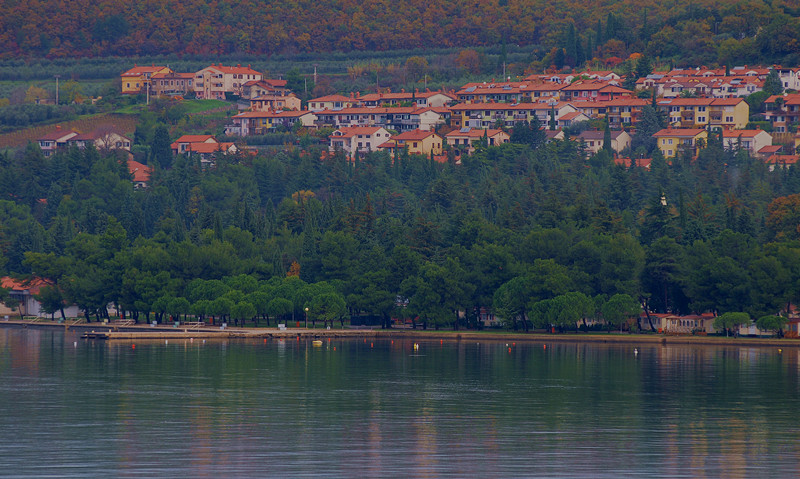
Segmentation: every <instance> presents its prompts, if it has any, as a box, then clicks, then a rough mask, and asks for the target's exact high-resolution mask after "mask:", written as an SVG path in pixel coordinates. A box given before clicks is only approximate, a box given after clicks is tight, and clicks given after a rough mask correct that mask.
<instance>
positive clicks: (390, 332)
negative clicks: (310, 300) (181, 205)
mask: <svg viewBox="0 0 800 479" xmlns="http://www.w3.org/2000/svg"><path fill="white" fill-rule="evenodd" d="M0 327H14V328H44V329H61V330H66V331H70V330H71V331H75V332H80V333H81V336H82V337H83V338H84V339H89V340H114V341H136V340H161V339H259V338H264V339H270V338H271V339H298V340H308V339H312V340H313V339H321V338H341V339H345V338H354V339H358V338H364V339H375V340H378V339H413V340H419V341H433V340H436V341H505V342H517V341H519V342H543V343H554V342H559V343H561V342H588V343H630V344H631V345H636V344H651V345H652V344H662V345H668V344H695V345H717V346H724V345H729V346H752V347H776V348H798V347H800V339H785V338H754V337H738V338H736V337H724V336H693V335H664V334H655V333H646V334H629V333H618V332H611V333H604V332H592V333H572V332H570V333H559V334H546V333H524V332H522V331H517V332H513V331H473V330H468V331H452V330H447V331H445V330H438V331H437V330H431V329H428V330H423V329H406V328H396V329H369V328H362V329H359V328H331V329H321V328H317V329H306V328H283V329H281V328H277V327H274V326H273V327H258V328H252V327H251V328H230V327H225V328H221V327H220V326H212V325H204V326H197V324H196V323H190V324H186V325H179V326H177V327H176V326H174V325H172V324H167V325H157V326H152V325H150V324H124V325H123V324H117V323H113V322H112V323H88V324H87V323H83V322H79V323H74V322H73V323H69V322H65V323H58V322H54V321H49V320H38V321H27V320H23V321H19V320H17V321H0Z"/></svg>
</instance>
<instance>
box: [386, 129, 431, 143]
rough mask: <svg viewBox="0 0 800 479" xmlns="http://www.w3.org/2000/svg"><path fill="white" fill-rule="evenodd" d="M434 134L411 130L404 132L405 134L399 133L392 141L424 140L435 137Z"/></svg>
mask: <svg viewBox="0 0 800 479" xmlns="http://www.w3.org/2000/svg"><path fill="white" fill-rule="evenodd" d="M435 134H436V133H434V132H432V131H425V130H419V129H417V130H411V131H406V132H403V133H400V134H399V135H396V136H395V137H394V138H393V139H395V140H406V141H408V140H424V139H425V138H428V137H429V136H431V135H435Z"/></svg>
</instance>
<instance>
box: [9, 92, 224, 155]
mask: <svg viewBox="0 0 800 479" xmlns="http://www.w3.org/2000/svg"><path fill="white" fill-rule="evenodd" d="M186 106H187V110H186V112H187V114H189V115H196V114H204V113H206V112H208V113H209V114H212V115H213V113H214V112H217V111H219V110H221V109H229V108H235V105H233V104H232V103H229V102H225V101H220V100H186ZM145 108H146V106H145V105H131V106H128V107H125V108H120V109H118V110H116V111H114V112H113V113H100V114H95V115H87V116H84V117H81V118H77V119H75V120H71V121H64V122H58V123H55V124H48V125H38V126H32V127H30V128H25V129H22V130H18V131H13V132H11V133H4V134H0V148H16V147H20V146H24V145H25V144H26V143H28V142H29V141H36V140H37V139H38V138H39V137H40V136H42V135H44V134H46V133H49V132H51V131H53V130H54V129H55V127H56V125H60V126H61V128H62V129H64V130H70V129H72V130H75V131H78V132H80V133H88V132H91V131H92V130H94V129H96V128H98V127H99V126H101V125H106V124H111V125H113V126H114V127H115V128H116V129H118V130H120V132H121V133H123V134H126V135H128V136H131V137H132V135H133V131H134V129H135V128H136V124H137V123H138V122H139V117H138V114H139V113H141V112H142V111H144V110H145Z"/></svg>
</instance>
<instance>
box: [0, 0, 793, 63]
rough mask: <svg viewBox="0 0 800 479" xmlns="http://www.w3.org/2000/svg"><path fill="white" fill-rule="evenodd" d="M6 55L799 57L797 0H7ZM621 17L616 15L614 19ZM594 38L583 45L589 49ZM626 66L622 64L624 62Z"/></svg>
mask: <svg viewBox="0 0 800 479" xmlns="http://www.w3.org/2000/svg"><path fill="white" fill-rule="evenodd" d="M0 5H1V6H2V8H3V15H2V16H0V52H1V53H0V57H6V58H19V57H42V56H47V57H51V58H58V57H87V56H88V57H92V56H106V55H125V56H129V55H157V54H179V55H183V54H187V55H221V54H234V53H243V54H265V55H271V54H276V53H280V54H292V53H304V52H328V51H352V50H360V51H370V50H374V51H384V50H393V49H395V50H396V49H413V48H424V47H431V46H436V47H477V46H483V45H498V44H501V43H503V42H506V43H508V44H515V45H535V46H538V47H540V48H542V49H544V50H545V51H546V50H549V49H550V48H552V47H556V46H564V37H565V32H566V31H567V30H568V27H569V26H570V24H574V26H575V31H576V32H577V37H578V38H577V40H578V41H579V42H580V43H582V44H583V45H587V46H588V47H589V49H590V52H589V53H590V55H587V56H588V58H592V55H593V54H597V55H600V56H606V57H608V56H615V55H617V56H619V55H623V54H625V53H632V52H635V51H639V52H644V53H647V54H648V55H651V56H658V57H662V58H667V57H673V56H675V57H677V56H681V55H684V56H693V57H694V58H691V59H687V61H689V60H695V61H705V62H717V61H719V62H725V61H739V62H741V61H748V60H751V59H753V60H758V59H762V60H763V59H767V60H771V61H784V62H786V63H788V62H787V60H790V59H792V58H794V56H796V55H797V53H798V52H800V45H798V42H796V41H794V42H790V41H784V40H785V39H786V38H789V39H791V38H795V39H796V32H797V31H798V27H800V23H798V19H797V13H798V12H800V9H798V8H797V2H795V1H789V0H776V1H774V2H770V4H767V3H764V2H760V1H754V0H743V1H739V2H717V1H714V0H696V1H691V2H690V1H688V0H680V1H677V2H656V1H654V0H643V1H638V0H622V1H592V2H575V1H565V0H556V1H544V0H488V1H484V0H481V1H477V0H410V1H408V2H389V1H387V0H367V1H358V2H357V1H353V0H319V1H310V0H301V1H287V2H259V1H255V0H228V1H225V0H145V1H141V2H123V1H121V0H103V1H100V2H95V1H89V0H74V1H71V2H68V3H65V2H60V1H56V0H39V1H36V0H32V1H28V2H18V1H17V0H0ZM612 19H614V20H613V21H612ZM584 42H585V43H584ZM623 58H624V57H623Z"/></svg>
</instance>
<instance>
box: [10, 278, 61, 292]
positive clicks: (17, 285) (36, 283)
mask: <svg viewBox="0 0 800 479" xmlns="http://www.w3.org/2000/svg"><path fill="white" fill-rule="evenodd" d="M52 284H53V283H52V282H51V281H49V280H46V279H42V278H31V279H27V280H20V279H14V278H11V277H10V276H3V277H2V278H0V287H2V288H6V289H10V290H12V291H29V292H30V293H31V294H39V290H40V288H41V287H42V286H50V285H52Z"/></svg>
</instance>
